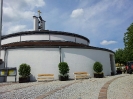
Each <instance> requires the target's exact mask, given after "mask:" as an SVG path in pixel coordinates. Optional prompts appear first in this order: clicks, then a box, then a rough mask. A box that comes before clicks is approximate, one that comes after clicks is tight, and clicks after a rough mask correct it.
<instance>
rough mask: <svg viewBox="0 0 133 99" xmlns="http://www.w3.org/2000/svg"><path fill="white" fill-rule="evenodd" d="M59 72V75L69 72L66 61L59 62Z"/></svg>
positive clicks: (65, 74)
mask: <svg viewBox="0 0 133 99" xmlns="http://www.w3.org/2000/svg"><path fill="white" fill-rule="evenodd" d="M58 67H59V72H60V75H61V76H67V73H69V66H68V64H67V63H66V62H60V63H59V65H58Z"/></svg>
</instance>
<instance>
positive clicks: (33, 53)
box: [7, 48, 60, 81]
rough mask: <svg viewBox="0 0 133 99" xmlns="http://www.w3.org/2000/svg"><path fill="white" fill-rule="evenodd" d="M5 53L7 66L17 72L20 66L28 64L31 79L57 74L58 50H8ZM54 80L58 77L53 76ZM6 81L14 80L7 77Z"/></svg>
mask: <svg viewBox="0 0 133 99" xmlns="http://www.w3.org/2000/svg"><path fill="white" fill-rule="evenodd" d="M7 53H8V56H7V57H8V59H7V66H8V67H17V70H18V69H19V65H20V64H22V63H27V64H29V65H30V66H31V74H32V75H33V77H32V79H33V78H34V77H35V78H37V75H38V74H41V73H52V74H58V63H59V62H60V60H59V59H60V58H59V51H58V48H32V49H30V48H29V49H28V48H26V49H10V50H8V51H7ZM18 75H19V74H18ZM18 77H19V76H17V78H18ZM55 78H58V75H55ZM7 80H8V81H11V80H14V79H13V77H8V79H7ZM17 80H18V79H17Z"/></svg>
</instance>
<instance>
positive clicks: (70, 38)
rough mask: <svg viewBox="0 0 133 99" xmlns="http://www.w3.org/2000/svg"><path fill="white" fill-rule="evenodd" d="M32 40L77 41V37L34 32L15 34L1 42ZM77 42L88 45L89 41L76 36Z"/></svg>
mask: <svg viewBox="0 0 133 99" xmlns="http://www.w3.org/2000/svg"><path fill="white" fill-rule="evenodd" d="M31 40H53V41H54V40H61V41H70V42H75V37H74V36H71V35H70V36H69V35H68V36H67V35H56V34H55V35H54V34H50V35H49V34H32V35H22V36H15V37H9V38H6V39H3V40H2V41H1V44H2V45H4V44H8V43H14V42H20V41H31ZM76 43H82V44H85V45H88V41H87V40H85V39H83V38H79V37H76Z"/></svg>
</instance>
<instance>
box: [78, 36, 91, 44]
mask: <svg viewBox="0 0 133 99" xmlns="http://www.w3.org/2000/svg"><path fill="white" fill-rule="evenodd" d="M76 43H82V44H85V45H88V42H87V41H86V40H85V39H82V38H79V37H76Z"/></svg>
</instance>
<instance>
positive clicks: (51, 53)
mask: <svg viewBox="0 0 133 99" xmlns="http://www.w3.org/2000/svg"><path fill="white" fill-rule="evenodd" d="M60 49H61V50H60ZM110 55H112V56H113V57H114V53H113V52H109V51H104V50H99V49H94V48H93V49H89V48H81V47H61V48H59V47H58V46H57V47H52V48H50V47H47V48H46V47H44V48H16V49H6V50H4V49H3V50H2V51H1V58H2V59H3V60H4V59H6V60H4V61H5V66H6V67H17V70H18V69H19V65H20V64H22V63H27V64H29V65H30V66H31V81H36V78H37V75H38V74H41V73H44V74H45V73H51V74H54V75H55V79H58V75H59V70H58V64H59V63H60V61H62V62H67V63H68V65H69V68H70V71H69V75H70V78H71V79H74V75H73V73H74V72H88V73H89V74H90V76H91V77H93V73H94V71H93V64H94V63H95V62H96V61H99V62H101V63H102V65H103V72H104V75H105V76H106V75H110V73H111V62H110V60H111V59H110ZM60 57H61V58H60ZM113 65H114V61H113ZM18 77H19V74H18V73H17V81H18ZM7 81H14V78H11V77H8V78H7Z"/></svg>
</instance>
